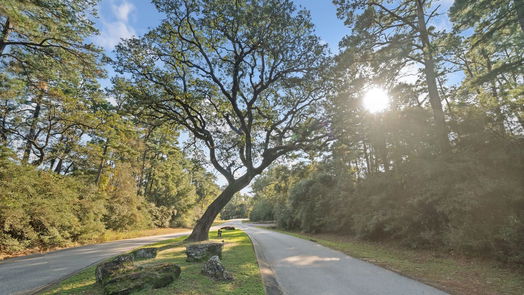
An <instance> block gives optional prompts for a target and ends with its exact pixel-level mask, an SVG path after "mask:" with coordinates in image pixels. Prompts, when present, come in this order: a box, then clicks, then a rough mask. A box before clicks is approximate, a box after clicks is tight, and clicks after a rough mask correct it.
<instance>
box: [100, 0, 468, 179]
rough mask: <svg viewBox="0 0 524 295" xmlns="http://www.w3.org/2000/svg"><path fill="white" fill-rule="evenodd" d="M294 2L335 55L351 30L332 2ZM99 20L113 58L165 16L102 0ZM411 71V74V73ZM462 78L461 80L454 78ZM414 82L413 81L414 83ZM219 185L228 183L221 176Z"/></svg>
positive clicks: (444, 3) (134, 1) (441, 23)
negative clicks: (127, 42) (126, 41)
mask: <svg viewBox="0 0 524 295" xmlns="http://www.w3.org/2000/svg"><path fill="white" fill-rule="evenodd" d="M453 1H454V0H437V2H438V4H440V5H441V12H446V11H447V10H448V9H449V7H450V6H451V5H452V4H453ZM294 2H295V3H296V4H297V5H298V6H300V7H302V8H305V9H307V10H309V11H310V13H311V18H312V21H313V23H314V24H315V27H316V33H317V35H318V36H319V37H320V38H321V39H322V40H323V41H324V42H326V44H328V46H329V49H330V51H331V52H332V53H337V52H338V43H339V41H340V40H341V39H342V38H343V37H344V36H345V35H347V34H348V33H349V32H350V30H349V29H348V28H347V27H345V26H344V24H343V22H342V21H341V20H340V19H338V18H337V16H336V7H335V5H334V4H333V3H332V0H294ZM98 11H99V18H98V19H97V20H96V26H97V28H98V29H99V31H100V34H99V35H98V36H95V37H93V38H92V41H93V43H95V44H96V45H98V46H101V47H102V48H103V49H104V50H105V53H106V54H107V55H108V56H110V57H111V56H113V54H112V51H113V50H114V48H115V46H116V45H117V44H118V43H119V42H120V40H121V39H126V38H130V37H133V36H141V35H143V34H145V33H146V32H148V31H149V29H152V28H154V27H156V26H157V25H158V24H160V21H161V19H162V15H161V14H160V13H159V12H157V11H156V9H155V7H154V5H153V4H152V3H151V2H150V1H148V0H101V2H100V4H99V7H98ZM432 25H434V26H435V27H436V28H437V29H450V28H451V23H450V21H449V19H448V18H447V15H446V14H445V13H444V15H443V16H442V17H439V18H438V19H436V21H435V22H434V23H432ZM106 69H107V71H108V74H109V76H113V75H114V72H113V71H112V69H111V67H110V66H107V67H106ZM417 70H418V68H417V67H412V68H408V69H406V73H405V74H407V77H406V78H405V79H406V81H405V82H411V81H410V79H411V80H415V79H416V78H415V75H414V74H415V73H416V71H417ZM410 71H411V73H412V75H409V74H410ZM453 79H454V80H458V79H461V78H460V77H456V78H453ZM100 82H101V84H102V86H103V87H110V82H109V79H105V80H102V81H100ZM413 82H414V81H413ZM218 182H219V184H225V180H224V179H222V177H219V179H218Z"/></svg>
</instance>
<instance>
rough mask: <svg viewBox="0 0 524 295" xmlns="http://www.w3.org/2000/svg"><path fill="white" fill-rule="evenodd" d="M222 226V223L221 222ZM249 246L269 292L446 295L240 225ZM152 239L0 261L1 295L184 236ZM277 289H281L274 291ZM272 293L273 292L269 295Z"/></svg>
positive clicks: (32, 289) (34, 289)
mask: <svg viewBox="0 0 524 295" xmlns="http://www.w3.org/2000/svg"><path fill="white" fill-rule="evenodd" d="M224 225H225V224H224ZM227 225H233V226H236V227H239V228H241V229H244V230H245V231H246V232H247V233H248V234H249V236H250V237H251V239H252V240H253V242H254V245H255V249H256V251H257V256H258V257H259V258H261V259H262V261H259V263H260V265H261V271H262V274H263V276H264V277H265V278H266V279H268V278H269V279H268V282H269V283H270V284H273V288H270V289H269V290H270V291H272V292H271V293H274V294H278V292H275V291H279V290H280V291H282V292H283V293H284V294H289V295H295V294H297V295H308V294H314V295H334V294H344V295H353V294H354V295H382V294H387V295H412V294H413V295H445V294H446V293H444V292H442V291H439V290H437V289H435V288H432V287H430V286H427V285H424V284H422V283H420V282H417V281H414V280H411V279H408V278H406V277H403V276H400V275H398V274H396V273H394V272H391V271H388V270H385V269H383V268H380V267H378V266H375V265H373V264H370V263H367V262H363V261H361V260H358V259H354V258H351V257H349V256H347V255H345V254H343V253H341V252H338V251H334V250H331V249H328V248H326V247H323V246H321V245H319V244H316V243H313V242H310V241H306V240H302V239H298V238H295V237H292V236H289V235H285V234H281V233H277V232H274V231H270V230H265V229H260V228H257V227H254V226H250V225H248V224H242V223H241V222H240V221H238V220H237V221H232V222H230V223H228V224H227ZM185 234H188V232H186V233H178V234H170V235H162V236H153V237H144V238H136V239H129V240H122V241H116V242H109V243H104V244H97V245H89V246H83V247H78V248H70V249H65V250H59V251H55V252H50V253H47V254H43V255H31V256H26V257H20V258H14V259H8V260H6V261H4V262H0V295H4V294H33V293H35V292H37V291H38V290H40V289H41V288H42V287H45V286H47V285H48V284H50V283H53V282H56V281H58V280H60V279H62V278H64V277H67V276H68V275H70V274H72V273H75V272H77V271H79V270H82V269H83V268H85V267H87V266H90V265H92V264H94V263H96V262H99V261H101V260H103V259H106V258H109V257H111V256H115V255H118V254H120V253H123V252H127V251H130V250H132V249H134V248H137V247H140V246H143V245H147V244H150V243H154V242H156V241H161V240H165V239H170V238H174V237H177V236H181V235H185ZM276 285H278V286H279V287H280V289H278V288H275V286H276ZM270 295H272V294H270Z"/></svg>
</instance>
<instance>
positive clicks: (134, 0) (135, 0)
mask: <svg viewBox="0 0 524 295" xmlns="http://www.w3.org/2000/svg"><path fill="white" fill-rule="evenodd" d="M295 3H296V4H297V5H300V6H302V7H304V8H306V9H307V10H309V11H310V12H311V17H312V19H313V23H314V24H315V25H316V28H317V34H318V35H319V36H320V37H321V38H322V40H324V41H325V42H326V43H327V44H328V45H329V47H330V49H331V50H332V51H333V52H335V51H336V49H337V48H338V42H339V41H340V39H341V38H342V37H343V36H344V35H345V34H347V33H348V31H349V30H348V29H347V28H346V27H345V26H344V24H343V22H342V21H341V20H339V19H338V18H337V17H336V8H335V5H333V3H332V2H331V0H295ZM161 17H162V16H161V14H159V13H158V12H157V11H156V9H155V7H154V5H153V4H151V2H150V1H147V0H102V1H101V2H100V4H99V19H98V21H97V27H98V29H99V30H100V35H99V36H97V37H95V38H93V42H94V43H95V44H97V45H99V46H101V47H103V48H104V49H105V50H106V52H107V53H110V52H111V51H112V50H113V49H114V46H115V45H116V44H118V42H119V41H120V39H121V38H129V37H132V36H133V35H135V36H140V35H143V34H144V33H146V32H147V31H148V30H149V29H150V28H154V27H156V26H157V25H158V24H159V23H160V20H161Z"/></svg>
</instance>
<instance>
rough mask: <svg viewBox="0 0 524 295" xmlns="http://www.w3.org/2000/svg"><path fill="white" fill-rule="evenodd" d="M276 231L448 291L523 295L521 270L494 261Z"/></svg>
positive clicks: (523, 275) (335, 236) (348, 239)
mask: <svg viewBox="0 0 524 295" xmlns="http://www.w3.org/2000/svg"><path fill="white" fill-rule="evenodd" d="M272 230H276V229H272ZM276 231H279V232H282V233H285V234H289V235H292V236H295V237H298V238H302V239H307V240H312V241H314V242H317V243H319V244H321V245H324V246H326V247H329V248H332V249H336V250H339V251H341V252H344V253H346V254H348V255H350V256H352V257H355V258H359V259H362V260H365V261H368V262H371V263H373V264H376V265H379V266H382V267H384V268H387V269H390V270H392V271H395V272H398V273H401V274H403V275H405V276H408V277H411V278H414V279H416V280H418V281H421V282H424V283H426V284H429V285H432V286H435V287H437V288H439V289H441V290H445V291H447V292H449V293H451V294H476V295H477V294H478V295H488V294H489V295H494V294H514V295H522V294H524V271H523V270H522V269H518V268H516V267H515V268H512V267H511V266H508V265H501V264H500V263H498V262H495V261H488V260H481V259H478V258H467V257H457V256H450V255H446V254H443V253H439V252H436V251H426V250H411V249H405V248H401V247H399V246H397V245H392V244H379V243H372V242H365V241H359V240H355V239H352V238H350V237H347V236H346V237H344V236H338V235H335V234H303V233H296V232H288V231H282V230H276Z"/></svg>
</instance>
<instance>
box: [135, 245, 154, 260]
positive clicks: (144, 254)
mask: <svg viewBox="0 0 524 295" xmlns="http://www.w3.org/2000/svg"><path fill="white" fill-rule="evenodd" d="M157 252H158V248H142V249H138V250H135V251H133V252H131V255H133V258H134V259H135V260H141V259H151V258H155V257H156V254H157Z"/></svg>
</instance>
